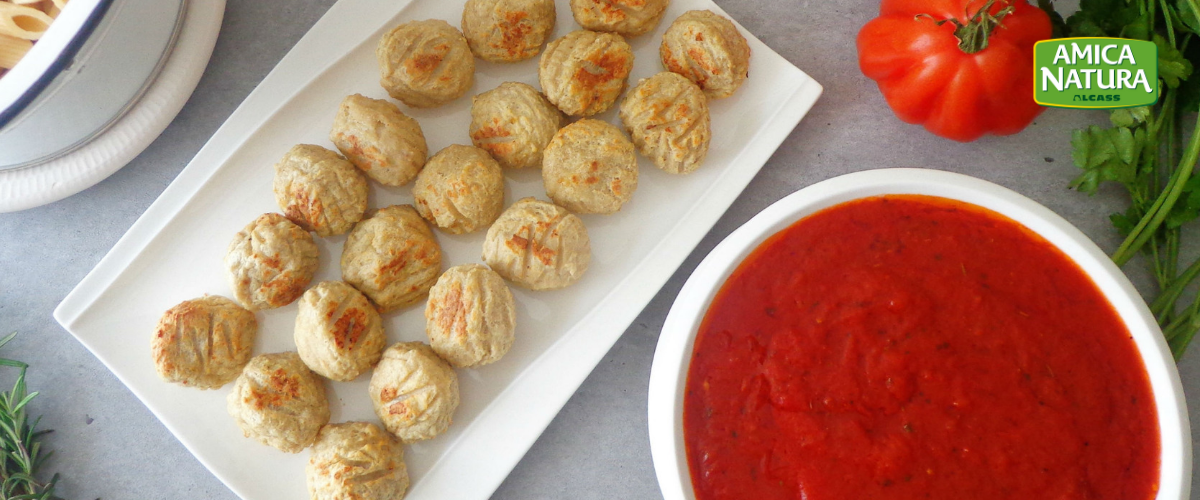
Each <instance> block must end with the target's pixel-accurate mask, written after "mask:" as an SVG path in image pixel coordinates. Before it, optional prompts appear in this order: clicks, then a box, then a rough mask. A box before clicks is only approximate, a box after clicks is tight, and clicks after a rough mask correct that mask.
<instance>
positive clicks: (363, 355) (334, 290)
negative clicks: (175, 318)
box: [295, 281, 387, 382]
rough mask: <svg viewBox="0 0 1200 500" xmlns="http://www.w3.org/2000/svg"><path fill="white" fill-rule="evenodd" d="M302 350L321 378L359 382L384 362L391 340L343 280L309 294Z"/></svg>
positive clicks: (300, 333)
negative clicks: (381, 356)
mask: <svg viewBox="0 0 1200 500" xmlns="http://www.w3.org/2000/svg"><path fill="white" fill-rule="evenodd" d="M295 338H296V351H297V352H298V353H299V354H300V359H302V360H304V364H306V365H308V367H309V368H310V369H311V370H312V371H314V372H317V374H319V375H321V376H323V377H325V378H328V379H331V380H338V381H342V382H348V381H351V380H354V379H355V378H357V377H358V376H359V375H361V374H362V373H363V372H366V371H367V370H370V369H371V367H372V366H375V363H377V362H379V356H380V355H382V354H383V348H384V347H385V346H386V345H387V338H386V337H385V336H384V333H383V321H382V320H381V319H380V318H379V313H378V312H376V311H375V307H374V306H372V305H371V302H370V301H369V300H367V298H366V297H365V296H363V294H362V293H360V292H359V291H358V290H355V289H354V287H352V286H350V285H347V284H345V283H343V282H341V281H325V282H322V283H318V284H317V286H314V287H312V288H310V289H309V290H308V291H307V292H304V296H303V297H300V307H299V312H298V313H297V314H296V331H295Z"/></svg>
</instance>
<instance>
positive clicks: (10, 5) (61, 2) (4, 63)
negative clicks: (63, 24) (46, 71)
mask: <svg viewBox="0 0 1200 500" xmlns="http://www.w3.org/2000/svg"><path fill="white" fill-rule="evenodd" d="M66 5H67V0H0V77H3V76H4V74H5V73H7V72H8V70H9V69H12V67H13V66H16V65H17V61H20V60H21V58H22V57H24V56H25V53H27V52H29V49H30V48H32V47H33V40H37V39H40V38H41V37H42V34H44V33H45V32H46V30H47V29H49V28H50V23H51V22H53V21H54V18H56V17H58V14H59V12H61V11H62V8H63V7H64V6H66Z"/></svg>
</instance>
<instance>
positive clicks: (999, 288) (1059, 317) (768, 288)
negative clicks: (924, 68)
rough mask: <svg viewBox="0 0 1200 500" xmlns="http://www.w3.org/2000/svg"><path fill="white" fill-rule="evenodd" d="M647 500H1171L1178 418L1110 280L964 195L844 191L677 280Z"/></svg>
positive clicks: (1024, 211)
mask: <svg viewBox="0 0 1200 500" xmlns="http://www.w3.org/2000/svg"><path fill="white" fill-rule="evenodd" d="M648 411H649V427H650V443H651V451H652V454H653V458H654V465H655V471H656V473H657V475H658V480H659V484H660V487H661V488H662V491H663V494H664V496H665V497H666V498H667V499H668V500H674V499H692V498H699V499H710V498H750V499H754V500H769V499H772V498H805V499H810V500H818V499H824V498H966V497H969V498H973V499H979V498H1114V499H1124V498H1137V499H1146V498H1159V499H1170V500H1177V499H1183V498H1187V496H1188V494H1189V491H1190V482H1191V442H1190V430H1189V427H1188V418H1187V409H1186V405H1185V404H1184V396H1183V391H1182V386H1181V385H1180V382H1179V374H1178V371H1177V370H1176V368H1175V363H1174V360H1173V359H1172V357H1171V355H1170V350H1169V348H1168V347H1167V344H1166V341H1165V340H1164V339H1163V337H1162V333H1161V331H1160V329H1159V327H1158V325H1157V323H1156V322H1155V321H1154V318H1153V317H1152V315H1151V314H1150V312H1149V310H1148V308H1147V307H1146V304H1145V302H1144V301H1143V300H1142V299H1141V297H1140V296H1139V295H1138V294H1137V292H1136V290H1135V289H1134V288H1133V286H1132V285H1131V284H1130V282H1129V281H1128V279H1127V278H1126V277H1125V276H1124V274H1123V273H1122V272H1121V271H1120V269H1118V268H1117V267H1116V266H1115V265H1114V264H1113V263H1112V261H1111V260H1109V258H1108V257H1107V256H1106V255H1105V254H1104V253H1103V252H1102V251H1101V250H1100V249H1099V248H1098V247H1096V245H1095V244H1094V243H1092V242H1091V241H1090V240H1089V239H1088V238H1087V237H1086V236H1084V235H1083V234H1082V233H1081V232H1079V230H1077V229H1076V228H1074V227H1072V226H1071V225H1070V224H1069V223H1068V222H1067V221H1065V220H1063V219H1062V218H1061V217H1059V216H1057V215H1055V214H1054V213H1053V212H1051V211H1050V210H1048V209H1046V208H1045V207H1042V206H1041V205H1038V204H1037V203H1036V202H1034V201H1032V200H1030V199H1028V198H1025V197H1023V196H1021V195H1019V194H1017V193H1014V192H1012V191H1009V190H1007V189H1005V188H1002V187H1000V186H997V185H995V184H991V183H988V182H985V181H982V180H978V179H974V178H971V177H967V176H963V175H959V174H952V173H947V172H940V171H934V170H921V169H885V170H874V171H866V172H859V173H854V174H849V175H845V176H841V177H837V178H834V179H830V180H827V181H824V182H821V183H818V184H814V185H812V186H809V187H807V188H805V189H802V190H800V191H798V192H796V193H794V194H792V195H790V196H788V197H786V198H784V199H782V200H780V201H779V202H777V203H775V204H773V205H772V206H770V207H768V208H767V209H766V210H763V211H762V212H761V213H760V214H758V215H757V216H755V217H754V218H753V219H751V220H750V221H749V222H747V223H746V224H745V225H743V226H742V227H741V228H739V229H738V230H737V231H735V232H733V233H732V234H730V235H729V237H727V238H726V239H725V240H724V241H723V242H721V244H719V245H718V246H717V247H716V248H715V249H714V250H713V251H712V252H711V253H710V254H709V255H708V256H707V257H706V258H705V259H704V261H703V262H702V263H701V264H700V265H699V266H698V267H697V268H696V270H695V271H694V272H693V274H692V276H691V277H690V278H689V279H688V281H687V283H686V284H685V285H684V287H683V289H682V290H681V291H680V293H679V295H678V297H677V298H676V301H675V304H674V306H673V307H672V309H671V312H670V314H669V315H668V316H667V320H666V322H665V324H664V326H663V331H662V335H661V337H660V338H659V343H658V348H657V350H656V352H655V355H654V364H653V368H652V370H651V376H650V388H649V403H648Z"/></svg>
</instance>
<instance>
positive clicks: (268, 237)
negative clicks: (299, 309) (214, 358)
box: [225, 214, 317, 311]
mask: <svg viewBox="0 0 1200 500" xmlns="http://www.w3.org/2000/svg"><path fill="white" fill-rule="evenodd" d="M225 268H226V269H228V270H229V281H230V283H231V284H232V285H233V293H234V297H236V298H237V300H238V302H241V303H242V305H243V306H245V307H246V308H247V309H250V310H252V311H256V310H259V309H271V308H275V307H281V306H285V305H288V304H291V303H292V301H293V300H296V299H297V298H298V297H300V294H302V293H304V289H305V288H307V287H308V283H309V282H310V281H312V277H313V274H314V273H316V272H317V244H316V243H314V242H313V237H312V235H311V234H308V231H305V230H304V229H302V228H301V227H300V226H297V225H296V224H295V223H293V222H292V221H290V220H288V218H287V217H284V216H282V215H279V214H263V215H262V216H260V217H259V218H257V219H254V222H251V223H250V224H249V225H247V226H246V228H245V229H242V230H241V232H239V233H238V234H237V236H234V238H233V241H231V242H230V243H229V249H228V250H227V251H226V253H225Z"/></svg>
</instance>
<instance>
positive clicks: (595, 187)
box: [542, 118, 638, 214]
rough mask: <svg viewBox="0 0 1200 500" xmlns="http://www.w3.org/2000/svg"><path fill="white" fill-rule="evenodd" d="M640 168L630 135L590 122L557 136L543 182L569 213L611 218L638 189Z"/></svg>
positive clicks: (548, 150) (549, 148) (548, 153)
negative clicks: (606, 215) (605, 215)
mask: <svg viewBox="0 0 1200 500" xmlns="http://www.w3.org/2000/svg"><path fill="white" fill-rule="evenodd" d="M637 166H638V165H637V155H636V154H634V152H633V143H632V142H629V139H627V138H625V134H622V133H621V131H620V130H619V129H617V127H615V126H613V125H610V124H609V123H607V122H602V121H600V120H592V119H590V118H585V119H583V120H579V121H577V122H575V123H572V124H570V125H567V126H566V127H563V128H562V130H559V131H558V133H557V134H554V139H551V140H550V144H549V145H548V146H546V155H545V157H544V158H543V159H542V182H543V184H545V187H546V194H547V195H549V196H550V199H551V200H554V203H557V204H558V205H560V206H562V207H564V208H566V209H567V210H570V211H572V212H576V213H592V214H610V213H613V212H616V211H617V210H620V209H621V205H624V204H625V202H627V201H629V199H630V198H632V197H633V192H634V191H636V190H637V181H638V168H637Z"/></svg>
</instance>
